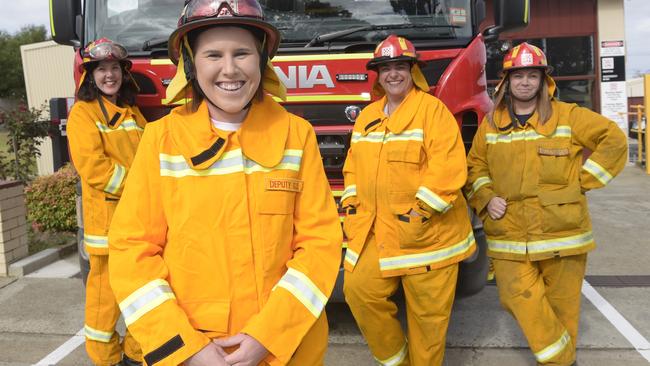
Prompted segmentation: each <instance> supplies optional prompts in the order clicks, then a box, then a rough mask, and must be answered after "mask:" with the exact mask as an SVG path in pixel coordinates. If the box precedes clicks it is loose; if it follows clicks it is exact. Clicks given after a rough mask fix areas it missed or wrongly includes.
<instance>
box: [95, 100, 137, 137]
mask: <svg viewBox="0 0 650 366" xmlns="http://www.w3.org/2000/svg"><path fill="white" fill-rule="evenodd" d="M98 98H102V102H103V104H104V108H105V109H106V113H107V114H108V121H107V120H106V118H105V117H104V113H103V112H102V107H101V106H100V105H99V99H95V100H94V101H93V102H92V103H93V105H94V107H95V108H97V111H98V116H99V122H100V123H101V124H103V125H104V126H107V127H109V128H112V129H115V128H117V127H119V126H120V125H121V124H122V122H123V121H124V120H125V119H127V118H128V117H130V116H131V112H130V110H129V108H122V107H118V106H117V105H115V104H113V103H112V102H111V101H109V100H108V99H106V97H104V96H103V95H100V96H99V97H98ZM111 122H112V123H111Z"/></svg>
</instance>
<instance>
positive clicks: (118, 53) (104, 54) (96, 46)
mask: <svg viewBox="0 0 650 366" xmlns="http://www.w3.org/2000/svg"><path fill="white" fill-rule="evenodd" d="M80 53H81V59H82V62H81V64H79V72H81V73H83V72H84V71H85V69H86V65H87V64H89V63H91V62H99V61H104V60H115V61H120V63H122V64H123V65H124V66H125V67H126V68H127V69H130V68H131V61H129V60H128V59H127V57H128V56H129V53H128V52H127V51H126V48H124V46H122V45H121V44H119V43H117V42H113V41H111V40H110V39H108V38H100V39H98V40H96V41H93V42H90V43H88V45H87V46H86V47H85V48H84V49H82V50H80Z"/></svg>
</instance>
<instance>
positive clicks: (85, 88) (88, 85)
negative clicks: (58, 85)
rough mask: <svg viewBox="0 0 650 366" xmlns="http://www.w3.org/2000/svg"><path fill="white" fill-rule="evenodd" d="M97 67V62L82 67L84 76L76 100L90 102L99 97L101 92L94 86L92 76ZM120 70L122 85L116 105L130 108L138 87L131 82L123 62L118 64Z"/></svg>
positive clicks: (131, 79) (133, 102)
mask: <svg viewBox="0 0 650 366" xmlns="http://www.w3.org/2000/svg"><path fill="white" fill-rule="evenodd" d="M97 66H99V61H94V62H89V63H87V64H85V65H84V67H85V68H86V76H85V77H84V81H83V82H82V83H81V85H80V86H79V90H77V99H79V100H83V101H84V102H92V101H93V100H96V99H97V98H99V96H100V95H101V91H100V90H99V88H98V87H97V85H95V77H94V76H93V71H95V69H96V68H97ZM120 68H121V69H122V85H121V86H120V90H119V91H118V92H117V104H118V105H125V104H126V105H129V106H132V105H134V104H135V97H136V95H138V86H137V85H136V84H135V81H133V78H132V77H131V73H130V71H129V70H128V69H127V67H126V63H125V62H120Z"/></svg>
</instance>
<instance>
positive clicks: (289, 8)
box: [50, 0, 529, 301]
mask: <svg viewBox="0 0 650 366" xmlns="http://www.w3.org/2000/svg"><path fill="white" fill-rule="evenodd" d="M260 3H261V4H262V6H263V7H264V12H265V15H266V18H267V20H269V21H270V22H272V23H273V24H274V25H275V26H276V27H277V28H278V29H279V30H280V31H281V33H282V44H281V45H280V49H279V52H278V55H277V56H276V57H275V58H274V59H273V63H274V65H275V69H276V71H277V73H278V75H279V77H280V79H281V80H282V81H283V82H284V84H285V85H286V87H287V90H288V98H287V101H286V102H285V103H284V106H285V107H286V108H287V109H288V110H289V111H290V112H292V113H295V114H297V115H300V116H302V117H304V118H305V119H307V120H309V121H310V122H311V123H312V125H313V126H314V129H315V130H316V133H317V136H318V142H319V145H320V149H321V154H322V156H323V163H324V166H325V169H326V171H327V174H328V177H329V180H330V184H331V186H332V189H333V191H334V192H335V196H337V197H338V196H340V195H341V191H342V188H343V187H342V186H343V176H342V173H341V170H342V167H343V162H344V160H345V156H346V152H347V150H348V148H349V143H350V133H351V129H352V126H353V124H354V120H355V118H356V117H357V116H358V114H359V112H360V110H361V109H362V108H363V107H364V106H365V105H367V104H369V103H370V102H371V101H372V96H371V88H372V84H373V81H374V78H375V75H374V74H373V73H369V72H368V71H367V70H366V68H365V65H366V62H367V61H368V60H369V59H370V58H372V51H373V50H374V47H375V45H376V44H377V43H378V42H379V41H381V40H382V39H384V38H386V37H387V36H388V35H389V34H397V35H400V36H404V37H406V38H408V39H409V40H411V41H412V42H413V44H414V45H415V47H416V48H417V50H418V52H419V53H420V55H421V59H422V60H423V61H424V62H426V66H425V67H423V69H422V71H423V73H424V75H425V77H426V79H427V81H428V83H429V85H430V86H431V94H433V95H435V96H436V97H438V98H440V99H441V100H442V101H443V102H444V103H445V104H446V105H447V106H448V107H449V109H450V110H451V112H452V113H453V114H454V116H455V117H456V119H457V120H458V125H459V127H460V129H461V131H462V136H463V140H464V142H465V145H466V148H469V145H470V144H471V141H472V138H473V137H474V133H475V132H476V129H477V127H478V123H479V121H481V119H482V118H483V115H484V114H485V113H486V112H487V111H488V109H489V108H490V105H491V101H490V99H489V97H488V94H487V88H486V86H487V85H486V78H485V62H486V51H485V42H486V41H494V40H496V39H497V38H498V35H499V33H501V32H504V31H511V30H514V29H520V28H522V27H525V26H526V25H527V23H528V19H529V0H494V15H495V21H496V25H495V26H492V27H488V28H486V29H485V30H483V31H482V32H481V31H480V30H479V27H480V25H481V22H482V21H483V20H484V19H485V17H486V5H485V0H329V1H320V0H261V1H260ZM182 7H183V1H182V0H85V1H83V2H82V1H81V0H50V12H51V17H50V18H51V22H52V24H51V26H52V37H53V38H54V40H55V41H56V42H57V43H60V44H65V45H72V46H74V47H75V48H76V49H78V48H79V47H82V46H83V45H85V44H86V43H88V42H89V41H91V40H94V39H97V38H100V37H107V38H110V39H112V40H115V41H117V42H119V43H121V44H123V45H125V46H126V48H127V49H128V51H129V54H130V57H131V59H132V61H133V69H132V73H133V76H134V78H135V79H136V81H137V82H138V85H139V86H140V89H141V91H140V94H139V96H138V100H137V102H138V105H139V106H140V109H141V110H142V112H143V113H144V114H145V116H146V117H147V118H148V120H150V121H153V120H155V119H157V118H159V117H161V116H163V115H165V114H166V113H168V112H169V111H170V109H171V108H172V107H173V106H168V105H166V103H165V102H166V101H165V88H166V86H167V85H168V84H169V82H170V81H171V79H172V77H173V75H174V72H175V66H174V65H173V64H172V63H171V62H170V60H169V59H168V57H167V38H168V36H169V34H170V33H171V32H172V31H173V30H174V29H175V28H176V23H177V20H178V16H179V14H180V12H181V9H182ZM80 62H81V59H80V57H79V54H78V53H77V57H76V60H75V73H76V74H75V78H76V80H78V78H79V75H78V73H77V67H76V65H78V64H79V63H80ZM473 221H474V222H473V226H474V231H475V236H476V239H477V242H478V244H479V247H480V251H478V254H477V255H475V256H474V257H472V258H470V259H468V260H466V261H465V262H464V263H462V265H461V271H460V275H459V286H458V294H459V295H461V296H462V295H470V294H473V293H476V292H478V291H480V289H481V288H482V287H483V285H484V283H485V278H486V272H487V261H486V258H485V250H486V243H485V235H484V234H483V231H482V226H481V223H480V221H479V220H478V219H477V218H475V217H474V218H473ZM80 253H83V250H80ZM341 279H342V276H339V283H338V284H337V289H336V290H335V294H334V296H333V300H334V301H340V300H341V293H342V291H341V283H340V280H341Z"/></svg>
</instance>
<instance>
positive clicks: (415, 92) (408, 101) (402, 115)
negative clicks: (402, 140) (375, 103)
mask: <svg viewBox="0 0 650 366" xmlns="http://www.w3.org/2000/svg"><path fill="white" fill-rule="evenodd" d="M424 95H425V92H423V91H421V90H419V89H417V88H415V87H414V88H411V91H409V93H408V94H407V95H406V97H405V98H404V100H403V101H402V103H400V105H399V106H398V107H397V109H396V110H395V111H394V112H393V113H392V114H391V115H390V117H388V124H387V127H388V129H389V130H390V132H392V133H395V134H399V133H402V131H404V130H405V129H406V127H407V126H408V125H409V124H410V123H411V121H412V120H413V118H414V117H415V114H416V113H417V112H418V110H419V109H420V105H421V103H422V98H423V97H424ZM381 101H382V103H381V108H382V111H381V113H382V115H384V114H383V113H384V106H385V105H386V103H387V102H388V99H387V97H385V96H384V97H383V98H382V99H381ZM384 116H385V115H384Z"/></svg>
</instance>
